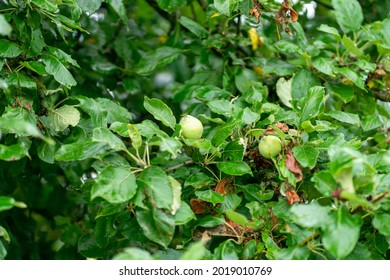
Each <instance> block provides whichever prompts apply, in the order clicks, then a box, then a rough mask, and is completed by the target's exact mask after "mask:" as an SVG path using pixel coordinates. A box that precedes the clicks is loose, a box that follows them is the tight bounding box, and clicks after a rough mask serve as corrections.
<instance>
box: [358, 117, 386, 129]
mask: <svg viewBox="0 0 390 280" xmlns="http://www.w3.org/2000/svg"><path fill="white" fill-rule="evenodd" d="M382 125H383V122H382V120H381V118H380V117H379V116H378V115H368V116H363V120H362V128H363V130H364V131H369V130H372V129H377V128H379V127H381V126H382Z"/></svg>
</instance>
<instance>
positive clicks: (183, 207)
mask: <svg viewBox="0 0 390 280" xmlns="http://www.w3.org/2000/svg"><path fill="white" fill-rule="evenodd" d="M191 220H196V216H195V214H194V212H192V210H191V207H190V206H189V205H188V204H187V203H186V202H184V201H182V202H181V204H180V208H179V209H178V210H177V212H176V214H175V225H177V226H178V225H185V224H187V223H188V222H190V221H191Z"/></svg>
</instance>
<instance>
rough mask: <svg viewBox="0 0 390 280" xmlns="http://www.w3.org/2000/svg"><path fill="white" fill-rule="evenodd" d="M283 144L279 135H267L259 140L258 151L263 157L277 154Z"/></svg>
mask: <svg viewBox="0 0 390 280" xmlns="http://www.w3.org/2000/svg"><path fill="white" fill-rule="evenodd" d="M282 148H283V145H282V141H281V140H280V139H279V137H276V136H273V135H267V136H265V137H263V138H262V139H261V140H260V142H259V152H260V154H261V155H262V156H263V157H265V158H272V157H274V156H277V155H278V154H279V153H280V152H281V151H282Z"/></svg>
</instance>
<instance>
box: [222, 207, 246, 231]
mask: <svg viewBox="0 0 390 280" xmlns="http://www.w3.org/2000/svg"><path fill="white" fill-rule="evenodd" d="M225 214H226V217H227V218H228V219H229V220H230V221H232V222H234V223H236V224H239V225H241V226H244V227H245V226H247V225H249V221H248V219H247V217H245V216H244V215H243V214H241V213H238V212H235V211H233V210H227V211H225Z"/></svg>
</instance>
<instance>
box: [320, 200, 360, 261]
mask: <svg viewBox="0 0 390 280" xmlns="http://www.w3.org/2000/svg"><path fill="white" fill-rule="evenodd" d="M329 217H330V219H331V221H330V223H328V224H327V226H326V227H325V228H324V233H323V235H322V244H323V245H324V247H325V249H327V250H328V251H329V252H330V253H331V254H332V255H333V256H334V257H335V258H337V259H342V258H345V257H346V256H348V255H349V254H350V253H351V252H352V250H353V248H354V247H355V246H356V243H357V241H358V240H359V234H360V227H361V225H362V220H361V218H360V217H359V216H356V215H354V216H352V215H351V214H350V213H349V211H348V210H347V209H345V208H339V209H337V210H335V211H332V212H331V213H330V216H329Z"/></svg>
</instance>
